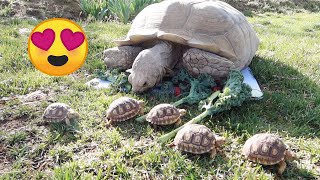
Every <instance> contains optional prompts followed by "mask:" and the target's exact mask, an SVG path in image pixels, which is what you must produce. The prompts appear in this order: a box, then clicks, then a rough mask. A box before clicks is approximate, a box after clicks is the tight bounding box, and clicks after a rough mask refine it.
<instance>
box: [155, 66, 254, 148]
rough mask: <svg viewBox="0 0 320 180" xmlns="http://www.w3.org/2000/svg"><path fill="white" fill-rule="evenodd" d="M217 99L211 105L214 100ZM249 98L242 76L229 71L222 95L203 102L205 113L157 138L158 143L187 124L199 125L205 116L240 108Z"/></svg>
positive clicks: (239, 73)
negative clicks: (235, 107)
mask: <svg viewBox="0 0 320 180" xmlns="http://www.w3.org/2000/svg"><path fill="white" fill-rule="evenodd" d="M217 97H218V99H217V101H215V103H213V101H214V99H216V98H217ZM250 97H251V88H250V87H249V86H248V85H247V84H244V83H243V76H242V74H241V72H240V71H235V70H234V71H231V72H230V75H229V78H228V80H227V82H226V84H225V86H224V88H223V91H222V93H220V92H219V91H216V92H214V93H213V94H212V95H211V96H210V97H209V98H208V100H207V102H203V104H204V105H203V108H205V111H204V112H203V113H201V114H200V115H198V116H197V117H195V118H193V119H192V120H190V121H189V122H187V123H186V124H185V125H183V126H181V127H179V128H177V129H175V130H173V131H171V132H170V133H168V134H165V135H163V136H161V137H160V138H159V140H160V142H167V141H168V140H170V139H171V138H173V137H174V136H175V135H176V133H177V132H178V131H179V130H180V129H182V128H183V127H185V126H186V125H188V124H196V123H201V122H202V121H203V120H204V119H205V118H206V117H207V116H211V115H213V114H216V113H219V112H222V111H227V110H230V109H231V108H232V107H234V106H240V105H241V104H242V103H243V102H244V101H245V100H248V99H249V98H250Z"/></svg>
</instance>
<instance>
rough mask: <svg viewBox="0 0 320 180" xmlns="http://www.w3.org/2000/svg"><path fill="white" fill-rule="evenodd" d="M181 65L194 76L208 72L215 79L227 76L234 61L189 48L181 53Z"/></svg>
mask: <svg viewBox="0 0 320 180" xmlns="http://www.w3.org/2000/svg"><path fill="white" fill-rule="evenodd" d="M183 66H184V67H185V68H186V69H187V70H188V71H189V73H190V74H192V75H194V76H197V75H199V74H202V73H208V74H210V75H211V76H213V77H214V78H215V79H222V78H225V77H227V76H228V74H229V72H230V70H231V69H233V68H234V63H233V62H232V61H230V60H228V59H226V58H224V57H221V56H218V55H216V54H213V53H211V52H208V51H203V50H200V49H197V48H191V49H188V50H187V51H186V52H185V53H184V54H183Z"/></svg>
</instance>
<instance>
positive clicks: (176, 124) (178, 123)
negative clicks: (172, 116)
mask: <svg viewBox="0 0 320 180" xmlns="http://www.w3.org/2000/svg"><path fill="white" fill-rule="evenodd" d="M180 124H181V118H180V117H179V119H178V120H177V121H176V122H175V123H174V125H175V126H176V127H178V126H179V125H180Z"/></svg>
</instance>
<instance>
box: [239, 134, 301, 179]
mask: <svg viewBox="0 0 320 180" xmlns="http://www.w3.org/2000/svg"><path fill="white" fill-rule="evenodd" d="M242 154H243V155H244V156H245V157H246V158H247V159H249V160H250V161H253V162H257V163H260V164H263V165H274V164H279V165H280V167H279V170H278V173H279V174H282V173H283V171H284V170H285V168H286V162H285V160H293V159H295V155H294V153H293V152H291V151H289V150H286V145H285V144H284V143H283V141H282V140H281V139H280V138H279V137H278V136H277V135H274V134H269V133H261V134H256V135H254V136H252V137H251V138H249V139H248V140H247V141H246V143H245V144H244V147H243V150H242Z"/></svg>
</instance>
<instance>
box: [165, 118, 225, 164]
mask: <svg viewBox="0 0 320 180" xmlns="http://www.w3.org/2000/svg"><path fill="white" fill-rule="evenodd" d="M224 142H225V138H223V137H220V136H217V135H215V134H214V133H213V132H212V131H211V130H210V129H209V128H207V127H206V126H204V125H200V124H189V125H186V126H185V127H184V128H182V129H181V130H180V131H178V133H177V135H176V137H175V138H174V141H173V142H172V143H171V146H175V148H176V149H179V150H181V151H185V152H189V153H193V154H203V153H207V152H210V153H211V155H210V157H211V158H212V159H214V158H215V156H216V153H217V150H218V149H219V148H220V147H221V146H222V145H223V144H224Z"/></svg>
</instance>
